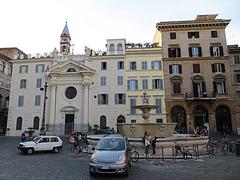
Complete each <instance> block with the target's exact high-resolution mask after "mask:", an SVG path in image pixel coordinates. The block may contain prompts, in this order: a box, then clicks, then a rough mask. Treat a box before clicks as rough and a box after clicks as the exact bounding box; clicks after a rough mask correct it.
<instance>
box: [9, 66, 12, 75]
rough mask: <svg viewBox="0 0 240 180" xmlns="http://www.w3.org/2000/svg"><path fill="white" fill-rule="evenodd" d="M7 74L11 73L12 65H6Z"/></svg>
mask: <svg viewBox="0 0 240 180" xmlns="http://www.w3.org/2000/svg"><path fill="white" fill-rule="evenodd" d="M8 75H12V65H11V64H10V65H8Z"/></svg>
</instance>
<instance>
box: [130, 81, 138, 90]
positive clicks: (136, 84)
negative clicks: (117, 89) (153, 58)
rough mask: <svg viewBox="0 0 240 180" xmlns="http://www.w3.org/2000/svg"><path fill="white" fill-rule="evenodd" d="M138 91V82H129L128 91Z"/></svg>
mask: <svg viewBox="0 0 240 180" xmlns="http://www.w3.org/2000/svg"><path fill="white" fill-rule="evenodd" d="M137 89H138V80H136V79H131V80H128V90H137Z"/></svg>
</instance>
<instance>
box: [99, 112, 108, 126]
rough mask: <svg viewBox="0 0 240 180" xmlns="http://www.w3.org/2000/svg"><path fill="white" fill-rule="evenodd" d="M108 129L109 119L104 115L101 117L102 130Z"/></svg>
mask: <svg viewBox="0 0 240 180" xmlns="http://www.w3.org/2000/svg"><path fill="white" fill-rule="evenodd" d="M106 127H107V118H106V116H104V115H102V116H101V117H100V129H106Z"/></svg>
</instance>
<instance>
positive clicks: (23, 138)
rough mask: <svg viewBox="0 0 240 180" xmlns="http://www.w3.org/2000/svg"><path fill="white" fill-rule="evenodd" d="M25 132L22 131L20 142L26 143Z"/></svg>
mask: <svg viewBox="0 0 240 180" xmlns="http://www.w3.org/2000/svg"><path fill="white" fill-rule="evenodd" d="M26 134H27V132H26V131H24V132H23V133H22V134H21V141H22V142H26V141H27V136H26Z"/></svg>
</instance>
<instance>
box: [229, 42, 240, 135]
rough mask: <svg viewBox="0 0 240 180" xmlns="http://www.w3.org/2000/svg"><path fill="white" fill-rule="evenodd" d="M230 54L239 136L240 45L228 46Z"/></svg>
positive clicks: (239, 132)
mask: <svg viewBox="0 0 240 180" xmlns="http://www.w3.org/2000/svg"><path fill="white" fill-rule="evenodd" d="M228 53H229V56H230V71H231V74H232V78H231V83H232V87H233V90H234V96H235V100H236V103H235V105H236V119H238V121H237V130H238V134H240V121H239V119H240V47H239V46H238V45H228Z"/></svg>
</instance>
